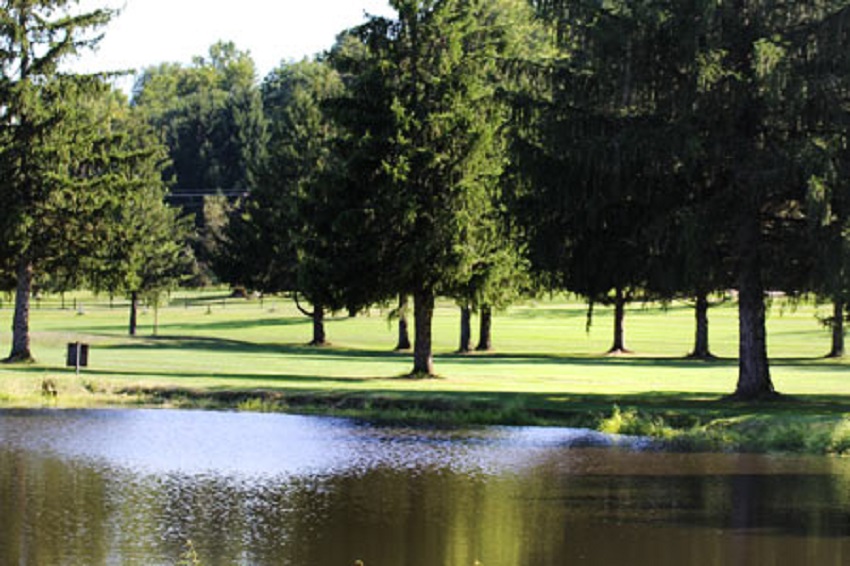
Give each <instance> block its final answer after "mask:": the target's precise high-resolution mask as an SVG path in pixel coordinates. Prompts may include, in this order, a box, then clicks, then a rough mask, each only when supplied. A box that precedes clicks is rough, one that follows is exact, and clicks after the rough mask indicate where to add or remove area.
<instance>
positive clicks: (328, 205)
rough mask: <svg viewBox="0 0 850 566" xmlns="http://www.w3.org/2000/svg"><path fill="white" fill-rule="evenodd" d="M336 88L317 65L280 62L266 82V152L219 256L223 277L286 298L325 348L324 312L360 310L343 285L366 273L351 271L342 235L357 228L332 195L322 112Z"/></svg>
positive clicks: (335, 178) (335, 192)
mask: <svg viewBox="0 0 850 566" xmlns="http://www.w3.org/2000/svg"><path fill="white" fill-rule="evenodd" d="M342 89H343V84H342V82H341V80H340V77H339V75H338V74H337V73H336V71H334V69H332V68H331V67H330V66H329V65H327V64H326V63H324V62H322V61H302V62H299V63H291V64H290V63H285V64H282V65H281V66H280V67H278V68H277V69H275V70H274V71H272V73H270V74H269V76H268V77H267V78H266V79H265V81H264V82H263V86H262V94H263V102H264V108H265V112H266V116H267V119H268V123H269V133H270V143H269V146H268V153H267V157H266V158H265V159H264V160H263V162H262V163H261V165H260V166H259V167H258V168H257V174H256V186H255V187H254V188H253V190H252V191H251V194H250V196H249V197H248V198H247V199H246V201H245V203H244V206H243V208H242V209H241V210H240V213H239V214H238V215H237V216H236V217H234V218H233V219H232V220H231V226H230V229H229V231H228V234H227V241H228V243H227V244H226V247H227V248H228V252H227V254H226V256H227V257H228V258H230V259H229V260H230V262H231V264H232V265H233V266H238V268H237V269H233V268H231V269H229V270H227V271H228V272H229V274H230V275H229V277H230V278H232V279H233V281H234V282H235V281H236V280H237V279H241V282H242V283H243V284H245V285H248V286H250V287H252V288H255V289H259V290H261V291H265V292H280V291H289V292H293V293H294V294H295V296H296V301H297V304H298V307H299V308H300V309H301V310H302V312H304V314H306V315H308V316H310V317H311V318H312V319H313V340H312V342H311V344H313V345H323V344H325V343H326V335H325V330H324V316H325V313H326V312H327V311H336V310H340V309H343V308H350V309H352V310H354V311H356V310H358V309H359V308H362V307H363V306H366V305H365V304H357V299H356V298H354V297H353V295H352V294H351V293H346V290H347V289H351V288H353V285H349V286H346V284H345V281H346V280H347V279H349V278H351V279H352V280H356V281H361V282H363V281H364V276H365V275H366V273H367V272H365V271H363V268H364V267H365V266H363V265H358V264H357V257H359V256H358V254H357V253H356V252H353V249H352V246H354V245H355V244H356V242H355V240H354V239H353V237H352V233H351V232H349V230H350V229H356V228H357V225H358V223H356V221H354V220H350V219H347V216H350V215H351V214H352V211H350V210H348V208H347V207H348V205H349V201H348V200H347V199H346V195H345V194H344V192H343V191H342V190H340V188H339V187H340V181H339V180H340V179H341V173H340V168H341V161H340V156H339V154H338V153H337V152H335V151H334V147H335V144H336V143H337V139H338V136H339V133H338V131H337V128H336V127H335V126H334V125H333V124H332V123H331V122H330V120H329V119H328V118H327V116H326V113H325V111H324V109H323V104H324V101H327V100H328V99H330V98H332V97H336V96H339V95H340V93H341V92H342ZM361 284H363V283H361ZM299 297H300V298H304V299H306V300H307V301H309V302H310V303H311V304H312V310H311V311H310V310H307V309H306V308H304V307H303V305H302V303H301V302H300V300H298V299H299ZM367 304H368V303H367Z"/></svg>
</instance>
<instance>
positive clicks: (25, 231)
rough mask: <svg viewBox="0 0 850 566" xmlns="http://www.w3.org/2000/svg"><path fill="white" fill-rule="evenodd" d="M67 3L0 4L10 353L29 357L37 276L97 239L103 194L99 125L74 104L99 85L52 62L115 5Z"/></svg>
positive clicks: (2, 214)
mask: <svg viewBox="0 0 850 566" xmlns="http://www.w3.org/2000/svg"><path fill="white" fill-rule="evenodd" d="M73 5H74V3H72V2H69V1H63V0H54V1H45V0H39V1H19V2H7V3H6V5H5V6H4V8H3V10H2V12H0V107H1V108H2V113H0V179H2V181H0V195H2V196H0V198H2V202H3V207H2V209H0V230H2V236H3V239H4V241H5V245H4V246H3V247H4V251H5V253H6V254H8V255H9V258H7V259H9V260H10V261H11V263H13V264H14V266H15V267H14V269H15V283H16V289H17V290H16V298H15V315H14V322H13V327H12V334H13V336H12V349H11V353H10V355H9V358H8V360H9V361H29V360H31V359H32V353H31V351H30V333H29V305H30V295H31V293H32V283H33V278H34V277H35V276H36V274H37V273H40V272H50V270H51V266H52V265H53V264H55V263H56V262H57V259H58V258H62V259H67V258H70V257H83V256H84V255H85V253H86V252H87V251H88V250H87V248H88V247H89V246H91V245H95V244H96V243H97V241H98V237H97V236H98V235H97V233H96V232H97V230H96V219H97V216H98V214H99V213H100V212H101V210H102V207H103V206H104V203H105V202H106V201H107V200H108V199H107V198H106V196H105V195H106V193H108V190H109V187H108V185H107V184H105V183H103V182H102V181H103V179H101V178H99V177H92V176H88V174H87V173H88V170H89V169H90V168H93V167H94V166H95V165H96V163H97V155H96V153H95V151H96V147H95V144H96V140H97V138H98V131H97V127H96V126H97V124H95V123H93V121H92V120H91V119H90V116H89V115H86V113H87V112H88V109H87V108H86V107H85V105H84V104H83V105H80V104H79V102H80V101H81V100H83V99H85V98H86V97H87V96H89V95H90V94H89V93H91V92H97V91H102V89H103V88H104V87H103V86H102V85H101V83H100V82H99V81H98V80H95V79H94V78H92V77H81V76H74V75H60V74H59V73H58V71H57V67H58V65H59V63H60V62H61V61H62V60H64V59H65V58H67V57H68V56H72V55H74V54H76V53H78V52H79V51H80V50H83V49H87V48H89V47H92V46H93V45H94V44H95V43H96V42H97V40H98V37H97V36H96V35H94V32H95V30H97V29H98V28H99V27H101V26H103V25H105V24H106V23H107V22H108V21H109V19H110V17H111V16H112V12H111V11H109V10H102V9H101V10H94V11H92V12H87V13H76V12H74V11H72V9H71V7H72V6H73Z"/></svg>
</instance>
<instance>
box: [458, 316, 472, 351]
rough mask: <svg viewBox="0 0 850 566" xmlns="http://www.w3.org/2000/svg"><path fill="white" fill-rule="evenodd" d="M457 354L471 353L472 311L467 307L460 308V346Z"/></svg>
mask: <svg viewBox="0 0 850 566" xmlns="http://www.w3.org/2000/svg"><path fill="white" fill-rule="evenodd" d="M457 351H458V353H459V354H468V353H469V352H471V351H472V309H471V308H469V306H468V305H467V306H463V307H460V346H458V350H457Z"/></svg>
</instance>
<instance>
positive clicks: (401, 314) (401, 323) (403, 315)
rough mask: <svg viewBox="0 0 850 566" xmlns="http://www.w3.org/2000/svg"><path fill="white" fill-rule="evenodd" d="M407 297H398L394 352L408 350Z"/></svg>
mask: <svg viewBox="0 0 850 566" xmlns="http://www.w3.org/2000/svg"><path fill="white" fill-rule="evenodd" d="M407 305H408V298H407V295H399V296H398V344H396V347H395V349H396V351H397V352H403V351H406V350H409V349H410V332H409V330H408V323H407V308H408V307H407Z"/></svg>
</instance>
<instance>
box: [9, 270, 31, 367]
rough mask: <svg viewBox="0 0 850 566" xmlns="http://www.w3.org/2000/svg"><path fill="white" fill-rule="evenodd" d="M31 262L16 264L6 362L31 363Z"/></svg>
mask: <svg viewBox="0 0 850 566" xmlns="http://www.w3.org/2000/svg"><path fill="white" fill-rule="evenodd" d="M32 272H33V266H32V262H30V261H29V260H28V259H26V258H23V259H21V260H20V263H19V264H18V282H17V288H16V291H15V315H14V320H13V322H12V352H11V353H10V354H9V357H8V358H7V359H6V361H7V362H31V361H33V357H32V352H30V296H31V294H32Z"/></svg>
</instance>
